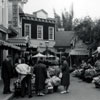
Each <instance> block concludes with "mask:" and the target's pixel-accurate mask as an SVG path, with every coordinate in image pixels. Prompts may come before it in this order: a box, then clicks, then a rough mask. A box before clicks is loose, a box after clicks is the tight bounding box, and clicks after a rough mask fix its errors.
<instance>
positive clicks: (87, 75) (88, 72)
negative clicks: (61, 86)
mask: <svg viewBox="0 0 100 100" xmlns="http://www.w3.org/2000/svg"><path fill="white" fill-rule="evenodd" d="M94 75H96V71H95V69H93V68H91V69H87V70H86V71H85V74H84V77H85V78H93V76H94Z"/></svg>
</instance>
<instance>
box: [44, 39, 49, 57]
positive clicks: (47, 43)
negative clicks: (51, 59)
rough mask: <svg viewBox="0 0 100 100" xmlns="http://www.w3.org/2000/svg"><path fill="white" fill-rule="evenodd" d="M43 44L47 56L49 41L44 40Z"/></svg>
mask: <svg viewBox="0 0 100 100" xmlns="http://www.w3.org/2000/svg"><path fill="white" fill-rule="evenodd" d="M45 45H46V56H47V58H48V45H49V41H46V42H45Z"/></svg>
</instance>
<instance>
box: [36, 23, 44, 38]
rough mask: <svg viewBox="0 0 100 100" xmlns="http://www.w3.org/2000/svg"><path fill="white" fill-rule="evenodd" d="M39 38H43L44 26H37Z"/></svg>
mask: <svg viewBox="0 0 100 100" xmlns="http://www.w3.org/2000/svg"><path fill="white" fill-rule="evenodd" d="M37 39H43V26H42V25H38V26H37Z"/></svg>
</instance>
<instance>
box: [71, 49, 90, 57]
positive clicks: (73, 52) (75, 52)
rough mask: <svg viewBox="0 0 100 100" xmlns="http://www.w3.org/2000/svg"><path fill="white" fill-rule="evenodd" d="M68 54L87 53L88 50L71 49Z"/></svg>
mask: <svg viewBox="0 0 100 100" xmlns="http://www.w3.org/2000/svg"><path fill="white" fill-rule="evenodd" d="M69 55H80V56H81V55H83V56H85V55H89V50H86V49H72V50H71V51H70V53H69Z"/></svg>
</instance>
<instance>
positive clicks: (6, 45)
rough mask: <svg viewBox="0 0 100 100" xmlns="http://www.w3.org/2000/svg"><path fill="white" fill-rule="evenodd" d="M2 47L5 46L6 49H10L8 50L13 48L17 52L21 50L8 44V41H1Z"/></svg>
mask: <svg viewBox="0 0 100 100" xmlns="http://www.w3.org/2000/svg"><path fill="white" fill-rule="evenodd" d="M0 46H4V47H8V48H12V49H16V50H21V49H20V47H18V46H15V45H13V44H11V43H8V42H6V41H3V40H0Z"/></svg>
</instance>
